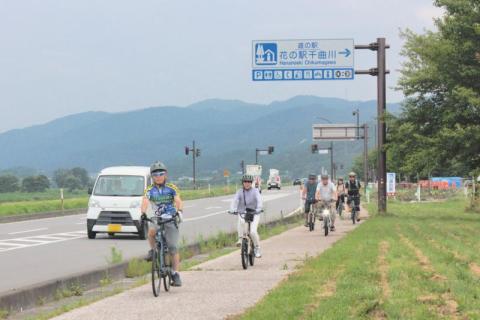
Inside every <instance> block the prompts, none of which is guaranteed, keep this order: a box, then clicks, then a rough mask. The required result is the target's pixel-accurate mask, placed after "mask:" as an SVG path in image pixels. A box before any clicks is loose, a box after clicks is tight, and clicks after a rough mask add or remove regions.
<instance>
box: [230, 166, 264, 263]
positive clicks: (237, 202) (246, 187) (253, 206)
mask: <svg viewBox="0 0 480 320" xmlns="http://www.w3.org/2000/svg"><path fill="white" fill-rule="evenodd" d="M252 183H253V176H252V175H249V174H246V175H244V176H243V177H242V188H241V189H239V190H238V191H237V193H236V194H235V197H234V198H233V201H232V205H231V207H230V211H231V212H240V213H244V212H247V210H251V211H254V212H255V216H254V218H253V221H252V222H251V223H250V237H251V238H252V241H253V245H254V246H255V248H254V251H255V257H256V258H261V257H262V254H261V252H260V237H259V236H258V232H257V228H258V223H259V222H260V212H262V197H261V195H260V192H259V190H258V189H257V188H252ZM246 227H247V223H246V222H245V220H244V219H243V218H242V217H241V216H240V215H238V223H237V231H238V241H237V247H239V246H240V245H241V244H242V237H243V233H244V230H245V228H246Z"/></svg>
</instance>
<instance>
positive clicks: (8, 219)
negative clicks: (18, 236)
mask: <svg viewBox="0 0 480 320" xmlns="http://www.w3.org/2000/svg"><path fill="white" fill-rule="evenodd" d="M86 210H87V208H81V209H68V210H64V211H49V212H39V213H26V214H16V215H11V216H5V217H0V223H9V222H19V221H27V220H36V219H45V218H55V217H64V216H72V215H75V214H81V213H86Z"/></svg>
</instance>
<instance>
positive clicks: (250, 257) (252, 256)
mask: <svg viewBox="0 0 480 320" xmlns="http://www.w3.org/2000/svg"><path fill="white" fill-rule="evenodd" d="M248 261H249V262H250V265H251V266H253V264H254V263H255V246H254V245H253V241H252V240H250V253H249V255H248Z"/></svg>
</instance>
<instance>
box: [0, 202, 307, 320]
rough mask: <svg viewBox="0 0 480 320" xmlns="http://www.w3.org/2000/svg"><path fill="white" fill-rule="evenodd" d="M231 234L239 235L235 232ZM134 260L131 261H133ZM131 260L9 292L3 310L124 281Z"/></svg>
mask: <svg viewBox="0 0 480 320" xmlns="http://www.w3.org/2000/svg"><path fill="white" fill-rule="evenodd" d="M301 211H302V209H301V208H298V209H295V210H293V211H292V212H290V213H289V214H288V216H286V217H284V218H283V219H282V218H280V219H278V220H275V221H270V222H268V223H266V224H263V225H266V226H269V227H273V226H276V225H278V224H279V223H281V222H287V223H288V222H290V221H293V220H295V218H296V217H297V215H298V213H300V212H301ZM231 234H236V232H232V233H231ZM186 249H187V250H189V251H191V252H193V254H194V255H196V254H199V253H200V245H199V243H193V244H190V245H188V246H187V247H186ZM144 258H145V256H140V257H137V258H133V259H144ZM133 259H131V260H133ZM131 260H128V261H125V262H122V263H119V264H116V265H112V266H108V267H102V268H98V269H94V270H90V271H86V272H82V273H78V274H75V275H72V276H68V277H63V278H58V279H54V280H49V281H46V282H43V283H40V284H36V285H32V286H28V287H24V288H20V289H15V290H12V291H10V292H7V293H4V294H2V295H0V309H5V310H8V311H9V312H21V311H23V310H24V309H27V308H31V307H34V306H36V305H38V303H39V301H43V302H50V301H53V300H54V298H55V294H56V293H57V292H58V291H59V290H62V289H68V288H71V287H72V286H78V285H79V284H80V285H81V286H82V289H83V290H90V289H93V288H97V287H99V286H100V280H102V279H105V277H106V276H108V277H109V278H110V279H112V280H113V281H118V280H120V279H124V278H125V270H126V269H127V267H128V264H129V263H130V261H131Z"/></svg>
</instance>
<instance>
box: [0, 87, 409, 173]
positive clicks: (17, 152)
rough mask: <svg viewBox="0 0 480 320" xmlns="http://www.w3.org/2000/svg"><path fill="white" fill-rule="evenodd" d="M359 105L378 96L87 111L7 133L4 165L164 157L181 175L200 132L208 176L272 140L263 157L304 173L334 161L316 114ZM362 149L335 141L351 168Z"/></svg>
mask: <svg viewBox="0 0 480 320" xmlns="http://www.w3.org/2000/svg"><path fill="white" fill-rule="evenodd" d="M357 107H358V108H359V109H360V122H361V123H363V122H365V121H366V122H372V123H373V121H374V120H375V116H376V103H375V101H347V100H343V99H337V98H321V97H315V96H296V97H294V98H291V99H289V100H286V101H275V102H272V103H270V104H268V105H262V104H250V103H246V102H242V101H238V100H218V99H213V100H205V101H202V102H199V103H195V104H192V105H190V106H188V107H173V106H168V107H152V108H147V109H142V110H138V111H131V112H124V113H106V112H85V113H80V114H75V115H70V116H67V117H64V118H60V119H57V120H54V121H51V122H49V123H46V124H43V125H37V126H33V127H29V128H25V129H19V130H11V131H8V132H5V133H3V134H0V150H1V153H2V155H1V157H0V169H7V168H12V167H29V168H33V169H35V170H38V171H47V172H51V171H53V170H55V169H57V168H69V167H74V166H82V167H85V168H87V169H88V170H89V171H90V172H92V173H95V172H98V171H99V170H100V169H101V168H103V167H106V166H111V165H134V164H135V165H140V164H141V165H144V164H149V163H150V162H152V161H153V160H156V159H161V160H163V161H165V162H166V163H167V164H168V166H169V167H170V170H171V172H172V173H173V174H174V175H176V176H180V175H191V173H190V172H191V157H186V156H185V154H184V149H183V147H184V146H185V145H190V144H191V142H192V140H194V139H195V140H196V143H197V146H198V147H199V148H200V149H201V157H200V158H199V159H198V170H199V173H200V174H201V175H204V176H205V175H210V173H211V172H212V171H215V170H217V171H218V172H223V169H229V170H230V171H232V172H235V171H238V170H239V168H240V167H239V163H240V160H245V161H246V162H247V163H253V162H254V160H255V148H257V147H266V146H268V145H273V146H275V152H274V154H273V155H271V156H261V158H260V162H261V163H262V164H265V167H266V168H269V167H275V168H277V169H280V170H281V171H283V172H286V171H288V172H289V174H290V175H291V176H295V177H296V176H304V175H305V174H306V173H308V172H310V171H312V172H313V171H315V172H318V171H319V170H320V166H325V167H326V168H329V157H328V156H321V155H312V154H311V153H310V148H309V145H310V144H311V131H312V130H311V125H312V124H313V123H319V122H324V121H323V120H320V119H318V118H317V117H323V118H327V119H329V120H331V121H332V122H341V123H352V122H354V121H355V119H354V117H353V116H352V110H353V109H355V108H357ZM388 110H389V111H390V112H393V113H398V112H399V110H400V106H399V104H390V105H388ZM372 127H373V126H372ZM372 134H373V129H372V130H371V136H373V135H372ZM326 144H327V143H325V145H326ZM370 144H372V145H373V140H371V141H370ZM362 148H363V145H362V143H361V142H359V141H355V142H336V143H335V145H334V156H335V161H336V162H338V163H342V164H343V166H344V171H345V170H347V169H348V168H349V166H350V164H351V161H352V159H353V157H354V156H355V155H357V154H359V153H361V152H362V150H363V149H362Z"/></svg>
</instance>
